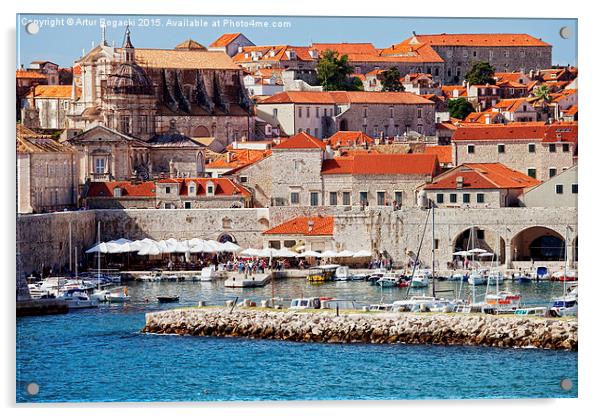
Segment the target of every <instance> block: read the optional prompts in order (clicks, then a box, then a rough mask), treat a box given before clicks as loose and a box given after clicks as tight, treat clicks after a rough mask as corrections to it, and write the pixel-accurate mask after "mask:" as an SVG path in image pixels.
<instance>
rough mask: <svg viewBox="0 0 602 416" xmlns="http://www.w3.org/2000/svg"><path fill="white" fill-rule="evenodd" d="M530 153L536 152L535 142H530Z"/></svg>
mask: <svg viewBox="0 0 602 416" xmlns="http://www.w3.org/2000/svg"><path fill="white" fill-rule="evenodd" d="M529 153H535V143H529Z"/></svg>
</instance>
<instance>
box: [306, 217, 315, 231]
mask: <svg viewBox="0 0 602 416" xmlns="http://www.w3.org/2000/svg"><path fill="white" fill-rule="evenodd" d="M313 229H314V222H313V221H312V220H309V221H307V232H308V233H311V232H312V230H313Z"/></svg>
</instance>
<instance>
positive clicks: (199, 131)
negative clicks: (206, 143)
mask: <svg viewBox="0 0 602 416" xmlns="http://www.w3.org/2000/svg"><path fill="white" fill-rule="evenodd" d="M190 136H192V137H211V133H210V132H209V129H208V128H207V127H205V126H196V127H193V128H192V130H191V131H190Z"/></svg>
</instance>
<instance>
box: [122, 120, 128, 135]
mask: <svg viewBox="0 0 602 416" xmlns="http://www.w3.org/2000/svg"><path fill="white" fill-rule="evenodd" d="M121 132H122V133H125V134H129V133H130V117H129V116H122V117H121Z"/></svg>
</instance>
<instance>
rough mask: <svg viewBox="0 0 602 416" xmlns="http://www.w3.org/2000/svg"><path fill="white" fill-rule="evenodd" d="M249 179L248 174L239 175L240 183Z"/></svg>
mask: <svg viewBox="0 0 602 416" xmlns="http://www.w3.org/2000/svg"><path fill="white" fill-rule="evenodd" d="M248 181H249V177H248V176H241V177H240V183H247V182H248Z"/></svg>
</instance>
